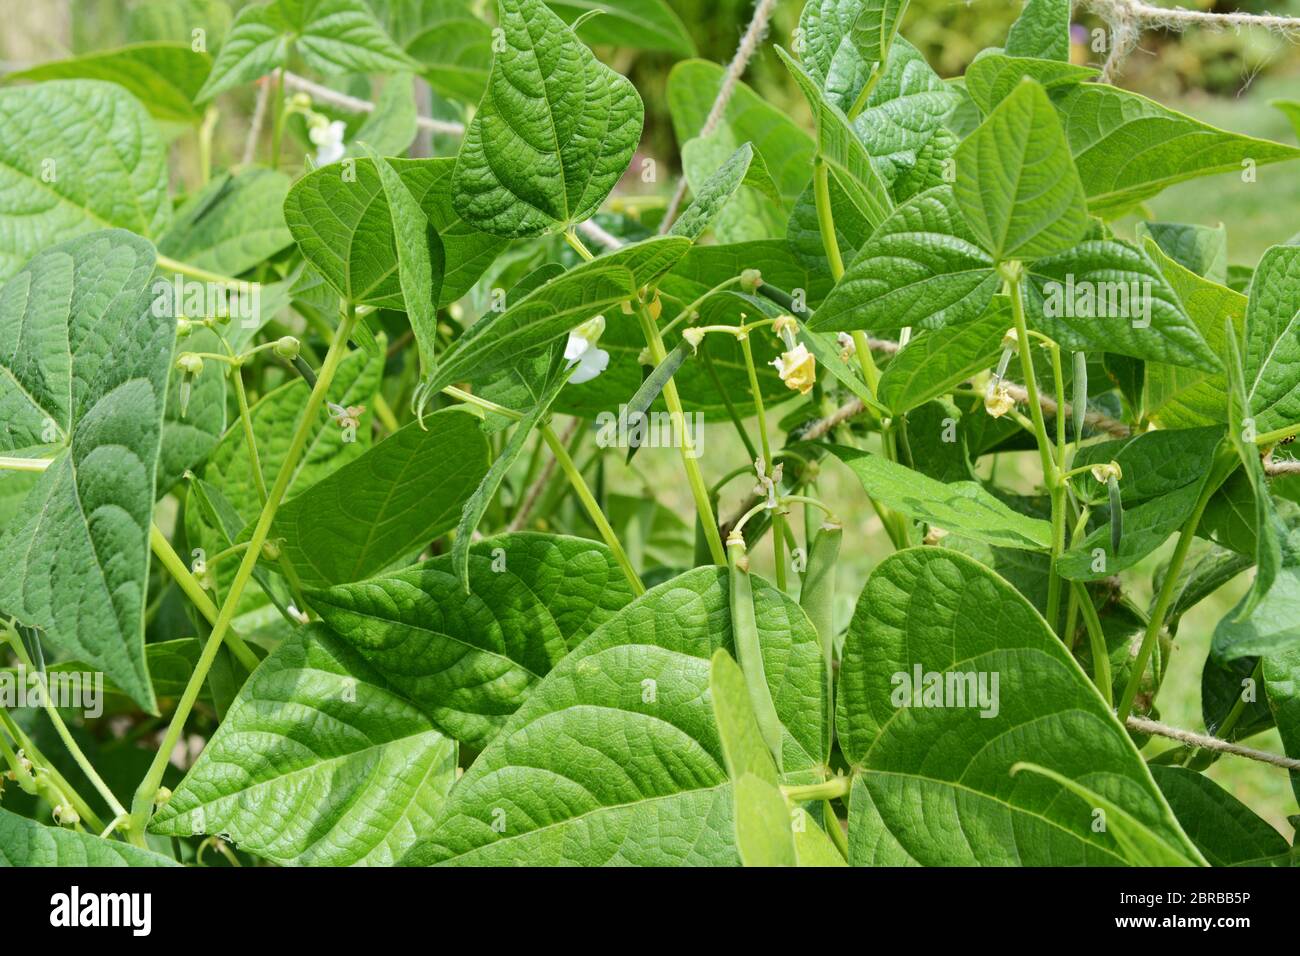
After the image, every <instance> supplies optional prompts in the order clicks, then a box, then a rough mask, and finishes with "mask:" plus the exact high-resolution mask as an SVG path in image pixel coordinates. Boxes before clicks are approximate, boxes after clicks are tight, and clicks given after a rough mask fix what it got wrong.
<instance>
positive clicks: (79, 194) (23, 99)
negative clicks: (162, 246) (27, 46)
mask: <svg viewBox="0 0 1300 956" xmlns="http://www.w3.org/2000/svg"><path fill="white" fill-rule="evenodd" d="M0 127H3V128H4V131H5V134H4V136H3V137H0V215H2V216H3V217H4V218H5V219H6V220H8V221H10V222H21V223H22V228H21V229H17V228H7V229H4V230H2V231H0V281H3V280H5V279H8V278H9V277H10V276H11V275H13V274H14V273H15V272H17V271H18V269H19V268H20V267H21V266H22V265H23V264H24V263H25V262H27V260H28V259H30V258H31V257H32V256H34V255H35V254H36V253H37V252H38V251H40V250H42V249H45V248H47V247H49V246H51V245H53V244H55V243H57V242H61V241H63V240H65V239H71V238H72V237H73V236H79V235H82V234H83V233H87V232H92V231H94V230H96V229H107V228H111V227H115V226H116V227H121V228H122V229H128V230H130V231H131V232H134V233H137V234H138V235H141V236H155V235H157V234H158V233H160V232H162V230H163V228H164V227H165V226H166V225H167V221H168V219H169V218H170V217H171V200H170V199H169V198H168V196H167V151H166V147H165V146H164V145H163V141H162V139H161V138H160V137H159V136H158V132H157V129H156V128H155V127H154V124H153V121H152V120H151V119H150V118H149V114H148V113H146V112H145V110H144V107H142V106H141V105H140V104H139V103H138V102H137V101H136V100H135V98H134V97H132V96H131V94H129V93H127V92H126V90H124V89H122V88H121V87H120V86H115V85H114V84H112V83H103V82H100V81H98V80H51V81H49V82H47V83H40V84H38V85H36V86H25V87H19V88H16V89H11V90H0ZM74 133H75V135H74Z"/></svg>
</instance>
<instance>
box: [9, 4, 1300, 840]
mask: <svg viewBox="0 0 1300 956" xmlns="http://www.w3.org/2000/svg"><path fill="white" fill-rule="evenodd" d="M668 2H669V3H670V4H671V5H672V6H673V7H674V8H675V9H676V10H677V12H678V13H679V15H680V16H681V18H682V20H683V21H684V23H685V24H686V26H687V28H688V29H689V30H690V32H691V34H692V35H693V37H694V39H695V41H696V44H697V46H698V49H699V53H700V55H701V56H702V57H705V58H708V59H712V60H716V61H719V62H723V63H725V62H727V61H728V60H730V58H731V56H732V54H733V52H734V50H735V47H736V43H737V40H738V39H739V37H740V34H741V32H742V31H743V29H744V26H745V24H746V23H747V22H748V19H749V16H750V13H751V11H752V3H751V2H750V0H668ZM241 5H242V4H241V3H239V2H232V3H226V4H223V3H220V2H215V3H214V2H210V0H37V2H32V0H0V12H2V13H3V23H4V29H3V31H2V32H0V71H3V72H9V71H12V70H16V69H19V68H22V67H26V66H30V65H33V64H35V63H39V62H44V61H47V60H51V59H59V58H63V57H67V56H69V55H73V54H76V53H82V52H88V51H92V50H101V49H108V48H112V47H114V46H118V45H121V44H123V43H126V42H130V41H132V40H140V39H144V38H150V37H156V36H158V35H160V34H161V35H167V36H171V37H173V38H176V39H181V38H184V37H187V36H188V27H187V24H188V23H189V22H191V19H190V18H192V17H193V15H194V14H193V11H194V10H196V9H202V10H204V12H205V15H206V16H209V17H215V18H216V20H217V21H220V20H221V19H222V18H223V17H225V18H226V19H227V22H228V17H229V14H230V13H231V12H233V11H234V10H237V9H238V8H239V7H240V6H241ZM1020 5H1021V4H1020V2H1018V0H970V2H967V0H911V4H910V6H909V9H908V13H907V16H906V19H905V21H904V26H903V31H902V32H903V34H904V36H906V37H907V38H908V39H909V40H911V41H912V42H913V43H914V44H916V45H917V46H918V47H920V48H921V50H922V51H923V52H924V53H925V54H926V56H927V57H928V58H929V60H930V62H931V64H932V65H933V66H934V67H935V68H936V69H937V70H938V71H939V72H940V74H941V75H943V76H954V75H959V74H960V73H961V72H962V71H963V70H964V68H965V66H966V64H967V63H969V61H970V60H971V58H972V57H974V56H975V54H976V53H978V52H979V51H980V50H981V49H983V48H985V47H988V46H999V45H1001V43H1002V41H1003V39H1004V38H1005V35H1006V30H1007V27H1008V26H1009V25H1010V23H1011V22H1012V21H1013V20H1014V19H1015V17H1016V15H1017V14H1018V13H1019V9H1020ZM1183 5H1184V6H1187V7H1189V8H1193V9H1202V10H1218V11H1230V10H1234V9H1235V10H1243V11H1248V12H1265V11H1267V12H1271V13H1275V14H1284V15H1285V14H1290V15H1294V16H1300V0H1270V2H1267V3H1265V2H1263V0H1238V2H1236V3H1232V4H1216V3H1211V2H1207V0H1183ZM801 8H802V0H781V2H780V4H779V6H778V9H777V14H776V17H775V20H774V23H773V26H772V30H771V33H770V35H769V37H768V39H769V40H770V41H774V42H777V43H782V44H788V43H789V40H790V35H791V32H792V30H793V28H794V27H795V25H796V23H797V21H798V17H799V12H800V9H801ZM214 10H215V11H216V13H215V14H214V13H213V11H214ZM222 11H224V12H222ZM1079 21H1080V27H1081V28H1082V30H1081V32H1080V39H1082V40H1084V41H1085V42H1084V43H1081V44H1078V45H1077V49H1076V55H1077V58H1078V59H1079V60H1080V61H1081V62H1091V63H1093V64H1096V65H1100V62H1101V61H1102V60H1103V59H1104V55H1103V54H1101V53H1096V52H1093V51H1092V50H1091V49H1089V46H1088V43H1087V41H1089V40H1090V38H1091V36H1092V35H1091V33H1090V32H1088V31H1091V30H1092V29H1094V28H1096V27H1098V26H1099V25H1100V22H1099V21H1097V20H1096V19H1095V18H1094V17H1091V16H1088V15H1082V16H1080V17H1079ZM598 52H599V53H600V55H601V56H603V57H604V58H605V59H607V61H608V62H610V63H611V64H612V65H614V66H615V67H616V68H617V69H619V70H620V71H622V72H624V73H627V74H628V75H630V76H631V77H632V79H633V80H634V82H635V83H636V85H637V88H638V89H639V90H640V92H641V95H642V98H643V99H644V101H645V104H646V111H647V116H646V134H645V138H644V140H643V144H642V150H643V153H644V154H646V155H649V156H653V157H655V158H656V159H658V160H659V162H660V163H661V165H664V166H666V167H667V168H670V169H674V170H676V168H677V160H676V154H677V148H678V144H677V143H676V142H675V141H674V138H673V133H672V126H671V123H670V121H669V117H668V114H667V108H666V102H665V96H664V89H665V86H666V82H667V76H668V71H669V70H670V68H671V67H672V65H673V62H674V61H673V58H672V57H670V56H667V55H663V54H650V53H638V52H635V51H626V50H605V49H602V50H598ZM746 81H747V82H748V83H749V84H750V85H751V86H753V87H754V88H756V89H757V90H758V91H759V92H760V93H761V94H762V95H763V96H764V97H765V98H767V99H768V100H770V101H772V102H774V103H775V104H777V105H778V106H779V107H780V108H781V109H782V110H783V111H786V112H788V113H789V114H791V115H793V116H796V117H802V118H803V119H804V121H805V122H806V121H807V119H808V115H807V106H806V104H805V102H804V100H803V99H802V97H801V96H800V95H799V94H798V92H797V91H796V90H795V89H794V87H793V86H792V84H791V82H790V80H789V77H788V74H787V73H786V71H785V69H784V67H783V66H782V65H781V64H780V62H779V61H778V59H777V57H776V56H775V54H774V53H772V52H771V50H770V47H768V48H765V49H764V50H763V51H762V52H761V53H760V54H759V55H758V56H757V57H756V58H755V60H754V61H753V63H752V64H751V66H750V68H749V70H748V72H747V74H746ZM1117 82H1118V83H1119V85H1122V86H1125V87H1128V88H1130V89H1134V90H1136V91H1138V92H1141V93H1144V94H1146V95H1149V96H1152V97H1153V98H1155V99H1158V100H1160V101H1161V102H1162V103H1165V104H1166V105H1168V106H1171V107H1173V108H1175V109H1178V110H1181V111H1183V112H1186V113H1188V114H1190V115H1193V116H1195V117H1198V118H1200V119H1203V120H1205V121H1207V122H1210V123H1213V124H1215V125H1217V126H1222V127H1225V128H1228V129H1231V130H1234V131H1237V132H1242V133H1249V134H1252V135H1256V136H1262V137H1266V138H1270V139H1276V140H1280V141H1283V142H1292V141H1294V137H1295V132H1294V131H1293V130H1292V128H1291V126H1290V125H1289V123H1288V122H1287V120H1286V119H1285V118H1284V117H1283V116H1282V114H1281V113H1279V112H1278V111H1277V110H1275V109H1274V108H1272V107H1271V106H1269V101H1270V100H1271V99H1274V98H1287V99H1295V100H1300V51H1298V48H1297V47H1296V46H1295V45H1293V44H1289V43H1287V42H1286V41H1285V40H1284V39H1283V38H1280V37H1278V36H1275V35H1272V34H1269V33H1265V32H1262V31H1242V32H1239V33H1238V32H1231V31H1228V32H1215V31H1207V30H1199V29H1192V30H1190V31H1189V32H1187V33H1186V34H1182V35H1179V34H1171V33H1165V32H1155V33H1145V34H1143V36H1142V39H1141V42H1140V44H1139V46H1138V48H1137V49H1136V50H1134V51H1133V53H1132V54H1130V56H1129V57H1128V59H1127V61H1126V62H1125V64H1124V70H1123V72H1122V73H1121V75H1120V76H1119V77H1118V79H1117ZM252 102H253V93H252V91H251V90H243V91H241V92H239V93H238V94H234V95H231V96H228V97H224V98H223V99H222V109H223V118H222V124H221V127H220V130H221V137H222V139H221V141H220V142H219V143H218V149H217V155H216V160H217V163H218V164H220V165H224V164H229V163H232V162H233V161H234V160H235V157H236V156H237V155H238V152H239V150H240V148H241V147H242V145H243V130H244V128H246V125H247V116H248V114H249V113H250V112H251V107H252ZM438 108H439V109H443V108H445V107H444V106H443V105H441V104H439V105H438ZM0 135H3V131H0ZM173 149H174V150H176V151H177V153H178V155H177V156H176V157H175V158H176V162H175V163H174V164H173V167H174V168H175V169H188V168H191V166H192V163H191V162H189V159H188V156H187V155H186V152H185V151H187V150H190V149H192V145H191V143H190V141H189V140H188V139H184V138H182V139H178V140H177V141H176V142H175V144H174V146H173ZM177 176H178V179H177V182H176V186H177V191H178V192H179V191H181V189H182V188H183V186H184V182H183V180H181V179H180V178H179V177H180V174H179V173H178V174H177ZM661 188H662V187H661ZM1150 207H1151V211H1152V213H1153V215H1154V217H1155V218H1158V219H1163V220H1168V221H1185V222H1199V223H1203V224H1207V225H1217V224H1218V223H1220V222H1222V223H1224V224H1226V225H1227V227H1228V242H1229V255H1230V260H1231V261H1233V262H1237V263H1253V262H1254V261H1255V260H1256V259H1257V258H1258V256H1259V255H1260V254H1261V253H1262V252H1263V250H1264V249H1266V248H1267V247H1268V246H1270V245H1272V244H1274V243H1277V242H1281V241H1283V240H1285V239H1286V238H1288V237H1289V236H1291V235H1294V234H1295V233H1296V232H1297V231H1300V216H1298V215H1297V211H1300V172H1298V171H1297V169H1296V167H1295V164H1283V165H1279V166H1272V167H1267V168H1265V169H1261V170H1260V171H1259V178H1258V180H1257V181H1256V182H1253V183H1244V182H1241V181H1239V179H1238V178H1237V177H1232V176H1219V177H1215V178H1213V179H1209V180H1200V181H1195V182H1191V183H1186V184H1184V185H1181V186H1178V187H1174V188H1172V189H1169V190H1167V191H1166V192H1165V193H1163V194H1162V195H1161V196H1159V197H1157V198H1156V199H1155V200H1153V201H1152V202H1151V203H1150ZM1129 226H1131V223H1129V224H1121V228H1126V227H1129ZM779 417H780V409H777V411H776V413H775V414H772V415H770V416H769V418H770V420H771V421H772V422H773V423H775V421H776V420H777V419H778V418H779ZM774 429H775V424H774ZM773 438H774V440H775V441H776V442H777V444H779V443H780V441H781V436H779V435H774V436H773ZM704 450H705V456H704V465H705V468H706V472H707V474H708V476H709V478H710V479H711V480H715V479H716V478H717V477H719V476H720V475H722V474H724V473H725V472H727V471H729V470H730V469H732V468H735V467H737V466H739V465H741V464H743V463H744V462H745V460H746V457H747V456H746V453H745V451H744V448H743V446H742V445H741V444H740V442H739V441H738V440H737V438H736V436H735V434H734V432H733V431H732V430H731V428H730V426H729V425H715V426H709V427H708V430H707V432H706V435H705V446H704ZM1001 458H1002V461H1001V462H999V465H998V467H999V474H1000V475H1003V476H1005V475H1007V474H1008V473H1009V472H1012V471H1015V472H1019V473H1020V474H1022V475H1032V474H1036V471H1037V464H1036V460H1035V459H1034V457H1033V455H1032V454H1030V453H1025V454H1012V455H1003V456H1001ZM603 480H604V482H606V487H607V488H608V489H609V490H611V491H615V492H621V493H624V494H627V495H630V496H636V497H639V496H642V495H645V494H652V495H653V496H655V497H657V498H658V499H659V500H660V502H661V503H662V504H663V505H666V506H667V509H668V510H669V511H671V512H675V514H677V515H692V514H693V508H692V506H691V502H690V499H689V495H688V492H687V489H686V487H685V483H684V482H683V481H682V480H681V473H680V463H679V461H678V460H677V455H676V453H675V452H673V451H671V450H660V449H647V450H644V451H643V452H641V454H640V455H638V457H637V459H636V461H635V465H634V466H633V468H627V467H625V466H623V465H622V464H621V463H619V462H618V461H617V460H615V456H607V465H606V467H605V471H604V474H603ZM748 490H749V484H748V483H747V482H746V481H743V480H740V481H736V482H734V483H732V484H731V485H729V486H728V488H727V490H726V492H725V493H724V495H723V501H722V505H721V509H720V510H721V512H722V514H724V515H729V514H731V513H732V512H733V511H734V509H735V505H736V503H737V502H738V501H739V500H740V498H741V496H742V495H743V494H745V493H746V492H748ZM818 491H819V494H820V496H821V497H823V498H824V499H825V500H827V501H828V502H830V503H831V504H832V506H833V507H835V508H836V509H837V510H838V512H839V515H840V516H841V518H843V519H844V521H845V526H846V527H845V547H844V551H843V555H842V560H841V562H840V565H839V569H838V570H839V578H838V580H839V588H840V601H839V607H838V609H837V616H838V619H839V622H840V624H841V625H843V624H846V623H847V621H848V618H849V616H850V614H851V613H852V608H853V602H854V600H855V599H856V596H857V593H858V591H859V590H860V589H861V587H862V585H863V583H864V582H865V580H866V578H867V575H868V574H869V572H870V570H871V568H872V567H873V566H874V564H875V563H876V562H877V561H879V560H880V559H881V558H882V557H884V555H885V554H886V553H887V549H888V543H887V539H886V538H885V536H884V534H883V533H882V532H881V529H880V523H879V520H878V519H877V518H876V516H875V514H874V513H873V512H872V511H871V510H870V508H869V506H868V505H867V503H866V500H865V498H864V496H863V495H862V493H861V490H860V488H859V487H858V485H857V483H856V481H855V480H854V479H853V478H852V476H851V475H850V474H849V473H848V472H847V470H846V469H842V468H841V467H840V466H838V465H835V464H828V465H827V466H826V471H825V472H824V474H823V477H822V479H821V482H820V485H819V489H818ZM673 520H676V519H673ZM800 525H801V521H800V516H798V515H796V516H795V528H796V531H797V532H798V533H799V536H800V538H801V539H802V537H803V535H802V527H801V526H800ZM680 530H681V532H682V533H683V534H685V535H689V529H688V528H686V526H685V525H684V524H682V525H681V528H680ZM652 544H653V542H647V545H646V546H647V548H649V547H650V546H651V545H652ZM1199 546H1200V545H1198V547H1199ZM1169 547H1170V545H1167V546H1166V549H1165V550H1163V551H1162V552H1160V553H1159V554H1157V555H1155V556H1153V557H1152V558H1151V559H1150V560H1149V561H1148V562H1147V563H1146V564H1144V565H1143V566H1142V567H1141V568H1139V569H1137V570H1136V571H1135V572H1133V573H1131V574H1129V575H1128V577H1129V578H1130V579H1132V580H1133V581H1134V582H1136V584H1135V591H1136V593H1135V594H1134V595H1133V596H1134V597H1135V599H1136V600H1137V601H1138V603H1139V604H1140V605H1145V603H1146V600H1147V598H1148V597H1149V595H1150V579H1151V572H1152V571H1153V570H1154V569H1155V568H1156V567H1157V566H1158V565H1159V563H1160V562H1162V561H1163V560H1164V559H1165V558H1167V556H1168V550H1169ZM755 567H756V570H758V571H759V572H760V573H763V574H765V575H770V570H771V556H770V550H769V548H768V547H767V546H766V545H764V546H763V547H762V548H760V549H759V551H758V552H757V553H756V555H755ZM1244 587H1245V580H1244V579H1238V580H1237V581H1234V582H1233V583H1232V584H1230V585H1229V586H1227V587H1225V588H1223V589H1222V590H1221V591H1220V592H1219V593H1218V594H1216V595H1214V596H1213V597H1212V598H1211V599H1209V600H1207V601H1205V602H1203V603H1202V605H1200V606H1199V607H1198V608H1196V609H1195V610H1194V611H1193V612H1192V613H1190V614H1189V615H1187V617H1186V618H1184V620H1183V623H1182V626H1181V628H1180V630H1179V635H1178V639H1177V641H1176V651H1175V653H1174V654H1173V657H1172V662H1171V664H1170V670H1169V672H1168V674H1167V677H1166V680H1165V685H1164V688H1163V690H1162V692H1161V694H1160V698H1159V705H1160V708H1161V712H1162V716H1163V718H1164V719H1165V720H1167V721H1168V722H1170V723H1173V724H1175V725H1177V726H1181V727H1187V728H1194V729H1202V727H1203V725H1202V722H1201V709H1200V671H1201V666H1202V663H1203V662H1204V660H1205V656H1206V653H1207V651H1208V647H1209V640H1210V634H1211V632H1212V630H1213V627H1214V624H1215V623H1216V622H1217V621H1218V619H1219V618H1220V617H1221V616H1222V615H1223V614H1224V613H1225V612H1226V611H1227V610H1228V608H1230V607H1231V606H1232V604H1233V603H1234V602H1235V601H1236V599H1237V598H1238V596H1239V595H1240V594H1241V592H1242V590H1243V589H1244ZM1250 743H1251V744H1252V745H1255V746H1259V747H1264V748H1267V749H1271V750H1274V751H1279V752H1280V751H1281V743H1280V741H1279V739H1278V737H1277V734H1276V732H1269V733H1268V734H1266V735H1260V736H1259V737H1257V738H1254V739H1252V740H1251V741H1250ZM1162 746H1163V744H1162V743H1159V742H1157V743H1155V744H1152V745H1150V748H1151V749H1152V750H1154V749H1160V748H1161V747H1162ZM1148 752H1150V750H1149V751H1148ZM1209 773H1210V776H1211V777H1213V778H1214V779H1215V780H1217V781H1218V782H1219V783H1221V784H1223V785H1224V786H1225V787H1227V788H1228V789H1229V790H1230V791H1231V792H1233V793H1234V794H1235V795H1236V796H1237V797H1238V798H1239V799H1241V800H1243V801H1245V802H1246V803H1247V804H1249V805H1250V806H1251V807H1252V808H1254V809H1255V810H1256V811H1257V812H1259V813H1260V814H1261V815H1263V816H1265V817H1266V818H1267V819H1268V820H1270V822H1272V823H1273V824H1274V825H1275V826H1277V827H1278V828H1279V830H1281V831H1283V832H1284V833H1285V834H1287V835H1288V837H1290V835H1291V833H1292V830H1291V827H1290V825H1289V824H1288V822H1287V820H1286V817H1287V816H1288V815H1290V814H1294V813H1296V812H1297V805H1296V801H1295V798H1294V796H1293V794H1292V791H1291V788H1290V786H1289V784H1288V781H1287V777H1286V775H1285V774H1284V773H1282V772H1280V771H1278V770H1276V769H1274V768H1269V767H1265V766H1263V765H1259V764H1255V763H1251V762H1248V761H1244V760H1238V759H1233V758H1229V759H1226V760H1220V761H1219V762H1218V763H1216V764H1215V765H1214V766H1213V767H1212V768H1211V770H1210V771H1209Z"/></svg>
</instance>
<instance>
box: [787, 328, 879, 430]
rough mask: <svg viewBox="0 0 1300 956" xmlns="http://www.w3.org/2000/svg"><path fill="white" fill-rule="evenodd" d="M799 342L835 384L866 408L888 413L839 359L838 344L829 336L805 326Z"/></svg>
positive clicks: (864, 383)
mask: <svg viewBox="0 0 1300 956" xmlns="http://www.w3.org/2000/svg"><path fill="white" fill-rule="evenodd" d="M799 341H800V342H802V343H803V345H804V347H806V348H807V349H808V351H809V352H811V353H812V355H813V358H814V359H816V360H817V364H818V365H820V366H821V367H822V368H823V369H825V370H826V371H827V372H830V373H831V376H832V377H833V378H834V379H835V380H836V381H837V382H839V383H840V384H841V385H843V386H844V387H845V388H847V389H848V390H849V391H850V392H852V393H853V394H854V395H856V396H857V397H858V398H859V399H861V400H862V404H864V405H866V406H867V407H868V408H874V409H875V410H876V411H877V412H882V413H887V412H888V409H887V408H885V406H884V405H882V404H880V401H879V399H877V398H876V396H875V395H873V394H871V389H869V388H867V383H866V382H864V381H863V380H862V376H861V375H860V374H859V373H858V371H857V370H856V369H855V368H854V367H853V366H852V365H850V364H849V363H848V362H846V361H844V359H842V358H840V350H839V347H838V344H837V343H836V342H835V341H834V340H833V339H832V338H831V337H830V336H828V335H826V334H825V333H824V332H814V331H813V330H812V329H810V328H808V327H807V326H806V325H805V326H802V327H801V328H800V329H799Z"/></svg>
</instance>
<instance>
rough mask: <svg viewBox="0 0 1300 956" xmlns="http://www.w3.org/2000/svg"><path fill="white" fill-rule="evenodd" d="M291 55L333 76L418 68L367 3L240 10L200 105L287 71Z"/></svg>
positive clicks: (288, 3) (302, 1) (344, 0)
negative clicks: (282, 69)
mask: <svg viewBox="0 0 1300 956" xmlns="http://www.w3.org/2000/svg"><path fill="white" fill-rule="evenodd" d="M291 53H294V54H297V56H298V57H300V58H301V59H302V62H303V63H304V64H306V65H307V66H308V67H310V68H311V69H313V70H316V71H317V72H319V73H324V74H326V75H330V76H336V75H339V74H343V73H400V72H403V71H407V70H411V69H413V68H414V67H415V63H414V61H413V60H412V59H411V58H410V57H408V56H407V55H406V54H405V53H403V52H402V50H401V49H400V48H399V47H398V46H397V45H396V44H395V43H393V41H392V40H391V39H390V38H389V36H388V34H386V33H385V32H384V28H383V27H382V26H380V24H379V21H377V20H376V19H375V17H374V14H373V13H372V12H371V10H370V8H369V7H368V6H367V5H366V3H365V0H272V2H271V3H263V4H256V5H254V6H248V7H244V9H242V10H240V11H239V16H237V17H236V18H235V22H234V24H233V25H232V26H231V28H230V32H229V33H228V34H227V35H226V39H225V42H224V43H222V45H221V50H220V51H219V52H218V53H217V61H216V63H214V64H213V66H212V73H211V74H209V76H208V81H207V82H206V83H204V84H203V89H202V90H200V91H199V94H198V100H199V101H200V102H202V101H205V100H210V99H211V98H212V97H214V96H216V95H217V94H218V93H222V92H224V91H226V90H228V89H231V88H232V87H235V86H238V85H239V84H241V83H247V82H249V81H251V80H256V79H258V78H259V77H262V76H265V75H266V74H268V73H270V72H271V70H273V69H275V68H276V67H287V66H288V65H289V59H290V54H291Z"/></svg>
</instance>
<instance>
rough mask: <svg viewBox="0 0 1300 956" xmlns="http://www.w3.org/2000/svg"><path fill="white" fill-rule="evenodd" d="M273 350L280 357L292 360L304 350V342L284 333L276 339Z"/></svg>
mask: <svg viewBox="0 0 1300 956" xmlns="http://www.w3.org/2000/svg"><path fill="white" fill-rule="evenodd" d="M271 350H272V351H273V352H275V354H276V355H278V356H280V358H282V359H288V360H289V361H290V362H292V361H293V360H294V359H296V358H297V357H298V353H299V352H300V351H301V350H302V343H301V342H299V341H298V340H297V339H296V338H294V337H293V336H292V335H284V336H281V337H280V338H278V339H276V340H275V345H273V346H271Z"/></svg>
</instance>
